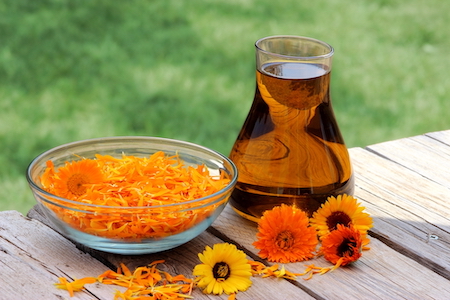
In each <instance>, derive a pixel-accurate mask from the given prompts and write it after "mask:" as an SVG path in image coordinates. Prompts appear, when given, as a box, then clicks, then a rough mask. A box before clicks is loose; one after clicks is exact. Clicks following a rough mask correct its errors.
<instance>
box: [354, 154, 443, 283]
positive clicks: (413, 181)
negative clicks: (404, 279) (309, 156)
mask: <svg viewBox="0 0 450 300" xmlns="http://www.w3.org/2000/svg"><path fill="white" fill-rule="evenodd" d="M350 153H351V156H352V163H353V166H354V168H355V173H356V178H357V180H356V192H355V194H356V195H357V196H358V198H359V199H360V200H361V201H362V202H363V204H364V205H365V206H366V209H367V211H368V212H369V213H370V214H371V215H372V217H374V223H375V224H374V228H373V229H372V233H373V235H374V236H377V237H378V238H379V239H381V240H383V241H384V242H385V243H387V244H388V245H390V246H391V247H393V248H394V249H396V250H398V251H400V252H402V253H404V254H405V255H408V256H410V257H412V258H414V259H418V260H420V261H421V263H422V264H424V265H426V266H427V267H429V268H430V269H433V270H435V271H436V272H438V273H439V274H441V275H442V276H444V277H446V278H447V279H450V261H449V260H448V257H449V256H450V218H449V217H450V215H449V211H450V210H449V203H448V188H447V187H445V186H442V185H440V184H439V183H437V182H436V181H435V180H433V179H427V178H424V177H423V176H422V175H421V174H420V170H417V169H415V170H411V169H409V168H406V167H404V166H402V165H400V164H397V163H396V162H393V161H391V160H389V159H384V158H383V157H380V156H378V155H376V154H374V153H371V152H369V151H365V150H363V149H360V148H359V149H358V148H355V149H351V150H350ZM417 171H419V173H417Z"/></svg>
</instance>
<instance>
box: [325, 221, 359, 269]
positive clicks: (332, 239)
mask: <svg viewBox="0 0 450 300" xmlns="http://www.w3.org/2000/svg"><path fill="white" fill-rule="evenodd" d="M362 241H363V240H362V237H361V233H360V232H359V230H357V229H356V228H354V227H352V226H351V227H346V226H343V225H341V224H338V225H337V228H336V230H333V231H332V232H330V233H329V234H328V235H326V236H324V237H323V238H322V247H321V248H320V250H321V252H322V253H323V255H324V257H325V259H326V260H328V261H329V262H331V263H332V264H334V265H335V267H334V268H333V269H335V268H338V267H339V266H345V265H348V264H350V263H352V262H354V261H357V260H358V259H359V258H360V257H361V256H362V253H361V251H362Z"/></svg>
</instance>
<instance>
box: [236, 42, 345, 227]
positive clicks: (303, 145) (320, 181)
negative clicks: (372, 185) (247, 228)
mask: <svg viewBox="0 0 450 300" xmlns="http://www.w3.org/2000/svg"><path fill="white" fill-rule="evenodd" d="M255 46H256V92H255V97H254V100H253V103H252V106H251V109H250V112H249V114H248V116H247V119H246V120H245V122H244V125H243V127H242V129H241V131H240V133H239V135H238V137H237V139H236V142H235V143H234V146H233V148H232V150H231V153H230V159H231V160H232V161H233V162H234V163H235V164H236V166H237V168H238V170H239V178H238V183H237V185H236V188H235V190H234V192H233V194H232V196H231V199H230V204H231V206H232V207H233V209H234V210H235V211H236V212H237V213H238V214H240V215H241V216H243V217H244V218H247V219H250V220H252V221H257V220H258V219H259V218H260V217H261V216H262V214H263V212H264V211H265V210H268V209H271V208H273V207H274V206H277V205H280V204H281V203H285V204H288V205H295V206H297V207H298V208H300V209H302V210H304V211H305V212H307V214H308V215H309V216H311V214H312V213H313V212H314V211H316V210H317V209H318V208H319V207H320V205H321V204H322V203H324V202H325V201H326V199H327V198H328V197H329V196H332V195H334V196H337V195H339V194H343V193H346V194H348V195H352V194H353V190H354V181H353V171H352V167H351V162H350V157H349V154H348V150H347V147H346V145H345V143H344V140H343V138H342V135H341V132H340V130H339V127H338V124H337V122H336V119H335V116H334V112H333V108H332V106H331V99H330V71H331V61H332V57H333V53H334V50H333V48H332V47H331V46H330V45H328V44H327V43H324V42H322V41H319V40H316V39H311V38H306V37H298V36H272V37H266V38H263V39H260V40H258V41H257V42H256V44H255Z"/></svg>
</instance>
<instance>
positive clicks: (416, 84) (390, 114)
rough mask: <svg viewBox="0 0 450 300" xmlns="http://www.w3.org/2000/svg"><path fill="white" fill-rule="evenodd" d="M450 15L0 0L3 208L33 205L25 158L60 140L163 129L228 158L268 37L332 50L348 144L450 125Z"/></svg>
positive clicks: (277, 4) (350, 4)
mask: <svg viewBox="0 0 450 300" xmlns="http://www.w3.org/2000/svg"><path fill="white" fill-rule="evenodd" d="M449 13H450V1H441V0H409V1H402V0H360V1H349V0H315V1H302V0H283V1H272V0H184V1H182V0H147V1H138V0H127V1H125V0H124V1H112V0H92V1H87V0H86V1H81V0H34V1H31V0H3V1H1V2H0V145H1V146H2V148H1V149H2V151H1V152H0V210H9V209H15V210H19V211H21V212H23V213H26V211H27V210H28V209H30V208H31V207H32V205H33V204H34V199H33V197H32V195H31V192H30V190H29V188H28V186H27V183H26V179H25V170H26V167H27V165H28V164H29V163H30V161H31V160H32V159H33V158H34V157H35V156H37V155H38V154H40V153H41V152H43V151H45V150H47V149H49V148H52V147H54V146H57V145H60V144H62V143H67V142H72V141H76V140H80V139H88V138H94V137H103V136H118V135H146V136H161V137H168V138H175V139H181V140H186V141H191V142H195V143H199V144H202V145H204V146H207V147H210V148H213V149H215V150H218V151H220V152H222V153H224V154H226V155H227V154H228V153H229V151H230V148H231V146H232V144H233V142H234V139H235V138H236V136H237V134H238V131H239V129H240V128H241V126H242V123H243V121H244V119H245V117H246V115H247V113H248V109H249V107H250V105H251V102H252V100H253V93H254V87H255V82H254V80H255V78H254V77H255V73H254V72H255V70H254V68H255V67H254V42H255V41H256V40H257V39H259V38H262V37H265V36H269V35H276V34H288V35H302V36H308V37H313V38H317V39H320V40H323V41H325V42H328V43H329V44H331V45H332V46H333V47H334V48H335V56H334V62H333V63H334V64H333V72H332V99H333V105H334V110H335V114H336V117H337V119H338V123H339V126H340V128H341V131H342V133H343V135H344V138H345V140H346V144H347V146H348V147H355V146H365V145H368V144H374V143H378V142H381V141H385V140H392V139H397V138H402V137H406V136H411V135H417V134H422V133H426V132H430V131H436V130H444V129H450V118H449V111H450V101H448V97H447V95H448V94H449V92H450V76H449V70H450V58H449V49H450V31H449V30H448V28H450V26H449V25H450V24H449V18H448V15H449ZM405 155H408V154H407V153H405ZM380 176H381V175H380Z"/></svg>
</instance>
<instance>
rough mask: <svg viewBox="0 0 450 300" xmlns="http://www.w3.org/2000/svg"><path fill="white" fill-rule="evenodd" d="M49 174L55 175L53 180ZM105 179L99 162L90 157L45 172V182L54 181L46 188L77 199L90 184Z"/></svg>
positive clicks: (56, 193)
mask: <svg viewBox="0 0 450 300" xmlns="http://www.w3.org/2000/svg"><path fill="white" fill-rule="evenodd" d="M48 176H53V178H52V179H53V180H52V181H51V180H50V178H47V177H48ZM102 181H103V173H102V170H101V168H100V167H99V166H98V164H97V162H96V161H94V160H90V159H82V160H78V161H72V162H66V164H65V166H64V167H60V168H59V169H58V172H53V171H48V172H45V173H44V174H43V177H42V179H41V182H42V183H43V184H45V183H47V184H48V183H49V182H52V185H51V186H45V188H46V189H47V190H48V191H49V192H50V193H52V194H55V195H58V196H60V197H63V198H67V199H72V200H75V199H77V198H78V197H80V196H82V195H83V194H85V193H86V190H87V186H88V185H89V184H95V183H100V182H102Z"/></svg>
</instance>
